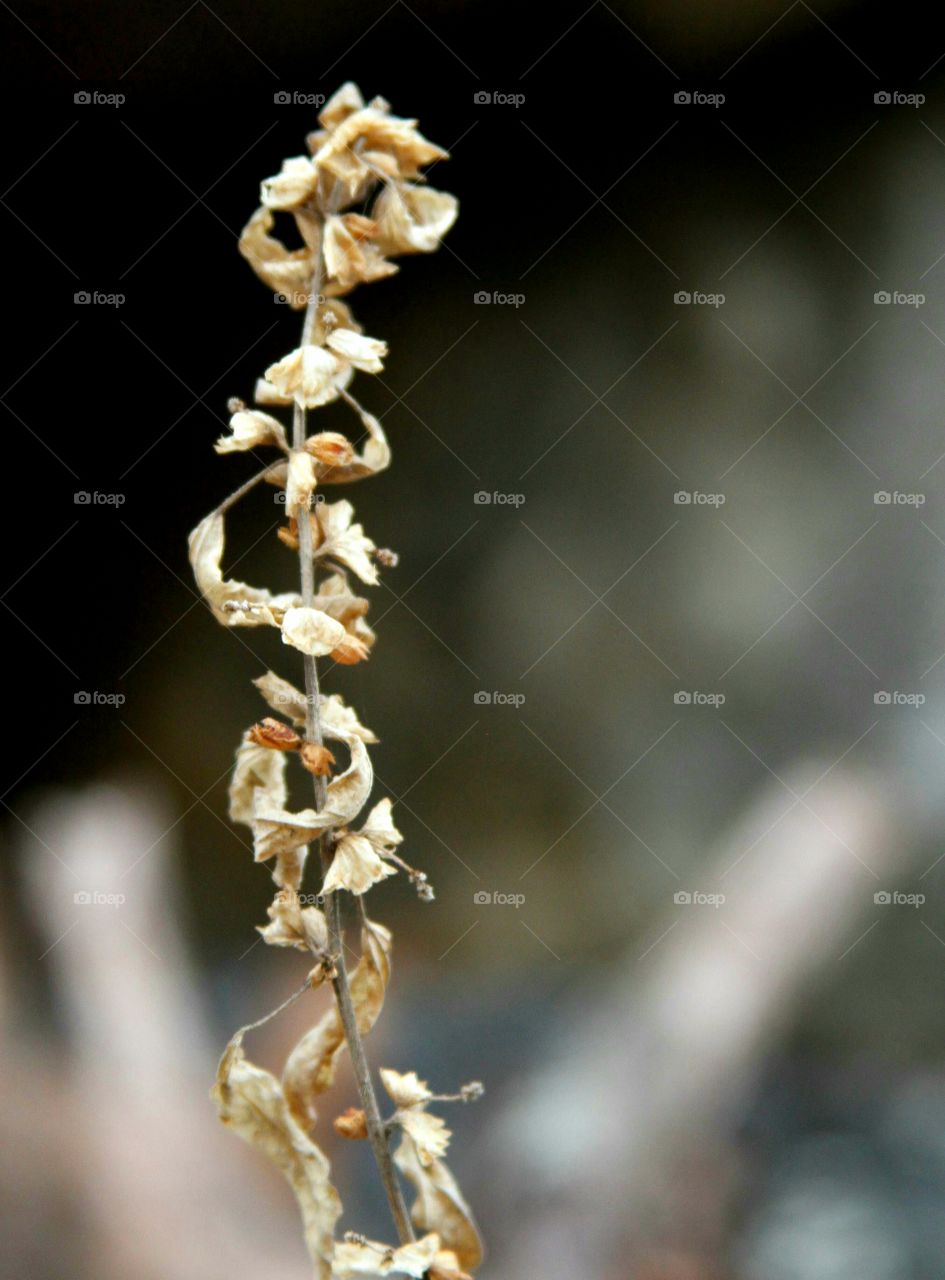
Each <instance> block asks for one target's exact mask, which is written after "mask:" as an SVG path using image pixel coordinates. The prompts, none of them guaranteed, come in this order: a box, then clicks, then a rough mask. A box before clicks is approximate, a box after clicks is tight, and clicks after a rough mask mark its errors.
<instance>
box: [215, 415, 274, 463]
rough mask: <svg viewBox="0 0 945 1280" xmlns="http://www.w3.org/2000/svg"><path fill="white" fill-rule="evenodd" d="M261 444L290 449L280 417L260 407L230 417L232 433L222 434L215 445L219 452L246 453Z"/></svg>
mask: <svg viewBox="0 0 945 1280" xmlns="http://www.w3.org/2000/svg"><path fill="white" fill-rule="evenodd" d="M260 445H275V446H276V447H277V448H279V449H285V450H288V448H289V442H288V441H287V440H286V435H285V428H284V427H283V425H282V423H281V422H279V421H278V419H276V418H273V417H271V416H270V415H269V414H268V413H260V411H259V410H258V409H241V410H240V411H239V412H238V413H234V414H233V416H232V417H231V418H230V434H229V435H228V436H221V437H220V439H219V440H218V441H217V442H216V444H215V445H214V446H213V447H214V449H215V450H216V452H217V453H244V452H245V451H246V450H247V449H256V448H259V446H260Z"/></svg>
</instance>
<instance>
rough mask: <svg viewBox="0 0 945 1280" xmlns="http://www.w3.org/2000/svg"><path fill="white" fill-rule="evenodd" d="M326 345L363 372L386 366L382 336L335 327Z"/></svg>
mask: <svg viewBox="0 0 945 1280" xmlns="http://www.w3.org/2000/svg"><path fill="white" fill-rule="evenodd" d="M325 345H326V346H328V347H330V348H331V349H332V351H333V352H334V353H335V355H337V356H340V357H341V358H342V360H346V361H347V362H348V363H349V364H351V365H353V366H354V368H355V369H360V370H361V372H362V373H381V372H382V370H383V368H384V365H383V364H382V361H383V359H384V357H385V356H386V355H387V343H386V342H382V341H381V339H380V338H369V337H367V336H366V335H365V334H363V333H357V332H356V331H355V330H354V329H333V330H332V331H331V333H329V334H328V336H327V338H326V339H325ZM267 377H268V374H267Z"/></svg>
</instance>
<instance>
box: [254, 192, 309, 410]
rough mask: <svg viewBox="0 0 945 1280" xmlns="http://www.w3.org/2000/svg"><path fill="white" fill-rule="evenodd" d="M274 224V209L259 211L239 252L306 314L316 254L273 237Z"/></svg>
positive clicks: (292, 304)
mask: <svg viewBox="0 0 945 1280" xmlns="http://www.w3.org/2000/svg"><path fill="white" fill-rule="evenodd" d="M274 223H275V219H274V217H273V215H272V210H271V209H267V208H266V207H265V206H263V207H262V208H260V209H257V210H256V212H255V213H254V214H253V216H252V217H251V218H250V220H249V222H247V224H246V226H245V227H244V228H243V232H242V234H241V236H240V239H239V251H240V253H241V254H242V255H243V257H244V258H245V259H246V261H247V262H248V263H249V265H250V266H251V267H252V268H253V270H254V271H255V272H256V274H257V276H259V278H260V280H262V282H263V283H264V284H267V285H268V286H269V288H270V289H272V291H273V292H274V293H276V294H279V295H280V296H281V297H283V298H284V299H285V301H286V302H287V303H288V304H289V306H290V307H291V308H292V309H293V310H294V311H300V310H304V308H305V307H306V306H307V305H308V300H309V295H310V291H311V284H312V275H313V273H314V271H315V250H314V249H313V248H312V247H311V246H310V245H306V247H305V248H304V249H288V248H286V246H285V245H284V244H283V243H282V241H281V240H279V239H277V238H276V237H275V236H273V235H270V234H269V233H270V232H271V231H272V228H273V225H274ZM257 399H258V396H257ZM260 403H262V401H260ZM269 403H279V402H278V401H276V402H273V401H270V402H269Z"/></svg>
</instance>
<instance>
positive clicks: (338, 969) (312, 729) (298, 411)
mask: <svg viewBox="0 0 945 1280" xmlns="http://www.w3.org/2000/svg"><path fill="white" fill-rule="evenodd" d="M322 276H323V262H322V255H321V253H319V254H318V255H317V262H316V267H315V272H314V275H313V278H312V283H311V289H310V293H309V300H308V304H307V306H306V308H305V321H304V324H303V326H302V342H303V344H304V343H306V342H309V341H311V337H312V332H313V329H314V326H315V317H316V312H317V309H318V302H319V294H320V292H321V287H322ZM305 420H306V411H305V409H304V408H302V406H301V405H300V404H298V403H296V405H295V407H294V410H293V414H292V447H293V448H294V449H301V448H302V446H303V445H304V443H305V433H306V421H305ZM306 516H307V513H305V512H300V513H299V519H298V531H299V533H298V537H299V570H300V575H301V581H302V603H303V605H304V606H305V607H306V608H309V609H310V608H311V607H312V603H313V600H314V597H315V566H314V560H313V556H312V529H311V525H310V523H309V521H308V519H307V518H306ZM304 663H305V694H306V699H305V736H306V739H307V741H309V742H314V743H316V744H317V745H318V746H322V745H323V742H324V739H323V735H322V724H321V709H320V693H319V686H318V668H317V666H316V663H315V659H314V657H312V656H310V655H308V654H306V655H305V657H304ZM312 781H313V783H314V790H315V808H316V809H317V810H320V809H322V808H324V806H325V800H326V796H327V782H326V779H325V778H323V777H318V776H314V777H313V778H312ZM318 851H319V856H320V860H321V867H322V874H323V875H324V873H325V872H327V870H328V868H329V867H330V865H331V851H330V850H329V848H328V847H327V842H326V840H325V838H324V837H323V838H322V839H320V840H319V842H318ZM325 914H326V917H327V920H328V937H329V947H330V949H331V952H332V956H333V958H334V959H335V975H334V977H333V978H332V984H331V985H332V988H333V990H334V993H335V1000H336V1001H337V1005H338V1014H339V1017H340V1018H341V1025H342V1027H343V1028H344V1033H345V1040H346V1041H347V1044H348V1052H349V1053H350V1055H351V1065H352V1067H353V1069H354V1077H355V1081H356V1083H357V1087H358V1096H359V1097H360V1100H361V1109H362V1110H363V1112H364V1117H365V1124H366V1126H367V1131H368V1138H369V1139H370V1143H371V1149H372V1151H373V1152H374V1159H375V1160H376V1162H377V1167H378V1171H379V1173H380V1175H381V1181H382V1182H383V1184H384V1191H385V1194H386V1195H387V1200H388V1203H389V1205H390V1210H391V1214H392V1215H393V1218H394V1225H395V1227H396V1229H397V1235H398V1238H399V1240H400V1243H401V1244H407V1243H408V1242H409V1241H411V1240H413V1239H415V1236H414V1231H413V1226H412V1224H411V1221H410V1215H409V1213H408V1212H407V1205H406V1202H405V1200H404V1193H403V1188H402V1187H401V1185H400V1182H399V1180H398V1178H397V1171H396V1169H395V1168H394V1161H393V1157H392V1156H391V1151H390V1144H389V1142H388V1137H387V1131H386V1129H385V1127H384V1122H383V1120H382V1119H381V1113H380V1108H379V1107H378V1104H377V1094H376V1092H375V1090H374V1082H373V1080H372V1079H371V1070H370V1067H369V1065H368V1061H367V1056H366V1054H365V1052H364V1042H363V1040H362V1037H361V1032H360V1030H359V1029H358V1019H357V1014H356V1013H355V1009H354V1003H353V1001H352V999H351V987H350V984H349V982H348V972H347V968H346V966H345V960H344V926H343V923H342V919H341V897H340V893H338V892H335V893H331V894H329V895H328V901H327V904H326V912H325Z"/></svg>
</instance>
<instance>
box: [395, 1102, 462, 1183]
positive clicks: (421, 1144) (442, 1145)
mask: <svg viewBox="0 0 945 1280" xmlns="http://www.w3.org/2000/svg"><path fill="white" fill-rule="evenodd" d="M397 1122H398V1124H399V1125H400V1127H401V1128H402V1129H403V1131H404V1133H407V1134H409V1135H410V1137H411V1139H412V1140H413V1144H414V1146H415V1148H416V1152H417V1158H418V1159H419V1161H420V1163H421V1164H422V1165H423V1167H424V1168H425V1169H429V1168H430V1166H431V1165H432V1164H433V1162H434V1160H440V1159H441V1158H442V1157H443V1156H445V1155H446V1152H447V1149H448V1148H449V1145H450V1138H451V1137H452V1136H453V1135H452V1133H451V1132H450V1130H449V1129H447V1127H446V1122H445V1121H444V1120H441V1119H440V1117H439V1116H433V1115H430V1114H429V1112H427V1111H419V1110H416V1109H414V1110H406V1111H398V1112H397Z"/></svg>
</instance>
